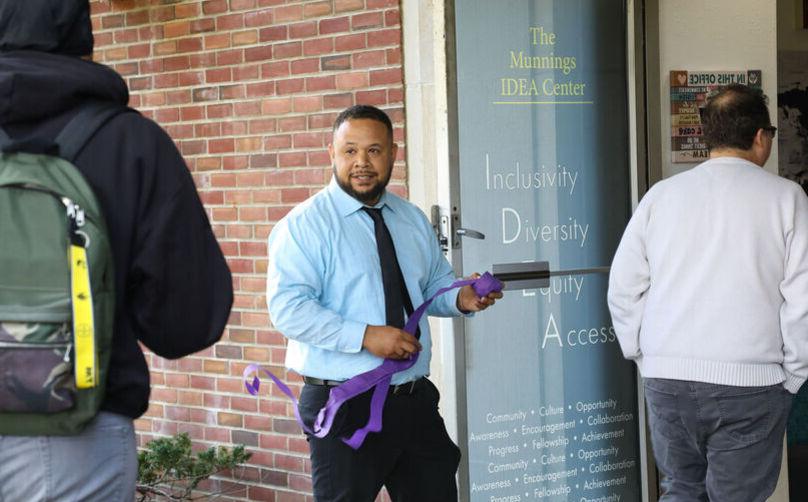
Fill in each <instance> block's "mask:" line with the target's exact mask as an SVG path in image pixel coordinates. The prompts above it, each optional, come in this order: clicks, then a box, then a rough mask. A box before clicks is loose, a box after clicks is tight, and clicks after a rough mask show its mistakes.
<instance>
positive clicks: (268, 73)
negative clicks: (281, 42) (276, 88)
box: [261, 49, 289, 78]
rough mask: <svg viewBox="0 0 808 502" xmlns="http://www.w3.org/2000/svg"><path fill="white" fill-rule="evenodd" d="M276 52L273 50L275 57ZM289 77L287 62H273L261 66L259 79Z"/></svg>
mask: <svg viewBox="0 0 808 502" xmlns="http://www.w3.org/2000/svg"><path fill="white" fill-rule="evenodd" d="M277 54H278V51H277V49H276V50H275V55H276V56H277ZM286 76H289V62H288V61H275V62H272V63H266V64H263V65H261V78H275V77H286Z"/></svg>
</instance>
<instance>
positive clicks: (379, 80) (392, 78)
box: [370, 68, 402, 86]
mask: <svg viewBox="0 0 808 502" xmlns="http://www.w3.org/2000/svg"><path fill="white" fill-rule="evenodd" d="M401 81H402V79H401V69H400V68H393V69H390V70H378V71H372V72H370V85H372V86H377V85H384V84H395V83H400V82H401Z"/></svg>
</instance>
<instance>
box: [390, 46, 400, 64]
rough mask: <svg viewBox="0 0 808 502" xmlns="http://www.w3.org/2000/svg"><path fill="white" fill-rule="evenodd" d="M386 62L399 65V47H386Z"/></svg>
mask: <svg viewBox="0 0 808 502" xmlns="http://www.w3.org/2000/svg"><path fill="white" fill-rule="evenodd" d="M387 64H388V65H400V64H401V49H400V48H397V47H396V48H394V49H387Z"/></svg>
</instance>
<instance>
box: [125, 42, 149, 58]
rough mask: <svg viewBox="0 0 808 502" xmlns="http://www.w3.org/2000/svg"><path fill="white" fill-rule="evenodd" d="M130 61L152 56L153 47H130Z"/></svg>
mask: <svg viewBox="0 0 808 502" xmlns="http://www.w3.org/2000/svg"><path fill="white" fill-rule="evenodd" d="M127 56H128V57H129V59H140V58H145V57H148V56H151V46H150V45H149V44H138V45H130V46H129V47H128V49H127Z"/></svg>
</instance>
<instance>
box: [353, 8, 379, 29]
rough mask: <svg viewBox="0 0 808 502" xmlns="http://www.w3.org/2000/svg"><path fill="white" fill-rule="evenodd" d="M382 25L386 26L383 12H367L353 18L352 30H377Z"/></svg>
mask: <svg viewBox="0 0 808 502" xmlns="http://www.w3.org/2000/svg"><path fill="white" fill-rule="evenodd" d="M382 24H384V17H383V15H382V13H381V12H367V13H364V14H357V15H355V16H353V17H351V28H353V29H354V30H362V29H367V28H376V27H379V26H382Z"/></svg>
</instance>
